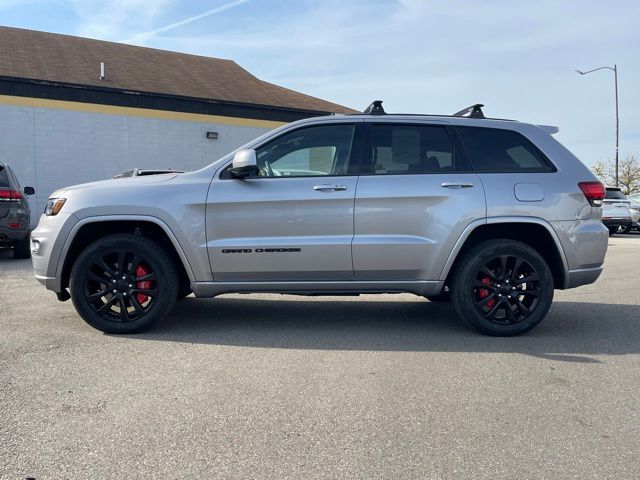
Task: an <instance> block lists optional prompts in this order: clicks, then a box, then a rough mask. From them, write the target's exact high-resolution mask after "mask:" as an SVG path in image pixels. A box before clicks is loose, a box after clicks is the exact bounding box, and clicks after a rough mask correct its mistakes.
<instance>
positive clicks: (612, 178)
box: [593, 155, 640, 195]
mask: <svg viewBox="0 0 640 480" xmlns="http://www.w3.org/2000/svg"><path fill="white" fill-rule="evenodd" d="M593 172H594V173H595V174H596V176H597V177H598V178H600V180H602V182H603V183H604V184H605V185H608V186H613V185H615V184H616V165H615V162H614V160H612V159H607V160H599V161H598V162H596V163H595V165H593ZM618 184H619V186H620V188H621V189H622V192H623V193H624V194H625V195H631V194H633V193H638V192H640V160H638V157H636V156H635V155H627V156H626V157H624V158H623V159H621V160H620V164H619V165H618Z"/></svg>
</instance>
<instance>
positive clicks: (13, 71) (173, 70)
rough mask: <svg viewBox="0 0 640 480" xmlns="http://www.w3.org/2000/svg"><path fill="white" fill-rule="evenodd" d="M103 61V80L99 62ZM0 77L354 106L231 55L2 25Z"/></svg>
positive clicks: (314, 106)
mask: <svg viewBox="0 0 640 480" xmlns="http://www.w3.org/2000/svg"><path fill="white" fill-rule="evenodd" d="M101 62H104V64H105V79H104V80H101V79H100V78H99V77H100V63H101ZM0 76H3V77H15V78H21V79H32V80H41V81H48V82H57V83H64V84H74V85H83V86H87V87H99V88H111V89H118V90H124V91H136V92H148V93H157V94H165V95H176V96H181V97H192V98H201V99H207V100H218V101H221V102H235V103H246V104H254V105H267V106H273V107H281V108H291V109H300V110H312V111H319V112H326V113H354V110H352V109H350V108H347V107H344V106H342V105H338V104H335V103H331V102H327V101H325V100H321V99H319V98H315V97H312V96H310V95H305V94H302V93H299V92H295V91H293V90H289V89H287V88H283V87H280V86H277V85H274V84H271V83H269V82H265V81H263V80H260V79H259V78H257V77H255V76H254V75H252V74H251V73H249V72H248V71H247V70H245V69H244V68H242V67H241V66H240V65H238V64H237V63H235V62H234V61H232V60H223V59H220V58H209V57H203V56H198V55H190V54H185V53H178V52H171V51H167V50H157V49H154V48H146V47H138V46H134V45H127V44H123V43H114V42H105V41H102V40H93V39H89V38H82V37H74V36H70V35H60V34H55V33H47V32H39V31H35V30H25V29H20V28H13V27H2V26H0Z"/></svg>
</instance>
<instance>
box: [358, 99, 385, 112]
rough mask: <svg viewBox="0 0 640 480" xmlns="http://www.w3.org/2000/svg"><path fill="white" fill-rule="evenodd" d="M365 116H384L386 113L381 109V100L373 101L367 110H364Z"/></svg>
mask: <svg viewBox="0 0 640 480" xmlns="http://www.w3.org/2000/svg"><path fill="white" fill-rule="evenodd" d="M362 113H364V114H365V115H386V114H387V112H385V111H384V108H382V100H374V101H373V102H371V105H369V106H368V107H367V108H365V109H364V112H362Z"/></svg>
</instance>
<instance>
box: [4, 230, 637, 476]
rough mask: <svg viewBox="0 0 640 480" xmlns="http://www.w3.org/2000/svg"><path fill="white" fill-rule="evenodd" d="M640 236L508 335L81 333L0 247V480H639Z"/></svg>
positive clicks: (306, 322) (355, 308)
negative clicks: (589, 280)
mask: <svg viewBox="0 0 640 480" xmlns="http://www.w3.org/2000/svg"><path fill="white" fill-rule="evenodd" d="M639 267H640V235H638V234H632V235H626V236H622V235H618V236H615V237H612V238H611V240H610V247H609V252H608V254H607V259H606V265H605V271H604V273H603V275H602V276H601V278H600V279H599V280H598V282H597V283H595V284H593V285H589V286H586V287H582V288H579V289H575V290H569V291H564V292H559V291H558V292H556V298H555V302H554V305H553V307H552V309H551V312H550V314H549V316H548V317H547V319H546V320H545V321H544V322H543V323H542V324H541V325H540V326H539V327H538V328H536V329H535V330H534V331H532V332H530V333H529V334H527V335H524V336H521V337H517V338H492V337H487V336H484V335H481V334H478V333H477V332H475V331H473V330H471V329H470V328H469V327H468V326H466V325H465V324H464V323H463V322H461V321H460V320H458V319H457V318H456V317H455V315H454V313H453V310H452V308H451V306H449V305H446V304H437V303H430V302H428V301H427V300H425V299H421V298H418V297H415V296H412V295H379V296H375V295H363V296H360V297H325V298H322V297H309V298H307V297H295V296H280V295H225V296H223V297H219V298H216V299H208V300H205V299H196V298H193V297H189V298H187V299H185V300H183V301H181V302H179V303H178V305H177V306H176V308H175V310H174V311H173V312H172V314H171V315H170V316H169V318H168V319H167V320H165V321H164V322H163V323H161V324H160V325H159V326H158V327H157V328H156V329H154V330H153V331H151V332H148V333H144V334H139V335H131V336H112V335H105V334H102V333H100V332H98V331H96V330H94V329H92V328H91V327H89V326H88V325H86V324H85V323H84V322H83V321H82V320H81V319H80V318H79V317H78V315H77V314H76V313H75V311H74V309H73V305H72V304H71V302H65V303H60V302H58V301H57V300H56V297H55V296H54V294H52V293H51V292H48V291H46V290H45V289H44V287H42V286H40V284H38V283H37V282H36V281H35V279H34V278H33V276H32V274H31V271H30V262H29V261H21V260H19V261H16V260H13V259H12V258H11V253H10V252H9V251H0V478H2V479H24V478H27V477H31V478H36V479H38V480H39V479H48V478H51V479H62V478H70V479H80V478H82V479H85V478H114V479H124V478H163V479H164V478H211V479H214V478H224V479H249V478H252V479H253V478H255V479H266V478H273V479H316V478H319V479H485V478H486V479H498V478H505V479H506V478H509V479H519V480H521V479H565V478H578V479H590V478H593V479H616V480H621V479H635V478H638V477H639V475H640V389H639V386H640V280H639V278H640V275H639Z"/></svg>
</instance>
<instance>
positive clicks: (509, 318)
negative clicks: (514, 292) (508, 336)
mask: <svg viewBox="0 0 640 480" xmlns="http://www.w3.org/2000/svg"><path fill="white" fill-rule="evenodd" d="M504 306H505V312H506V313H507V322H508V323H514V322H515V320H516V317H515V316H514V315H513V309H512V308H511V303H510V302H509V301H505V302H504Z"/></svg>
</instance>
